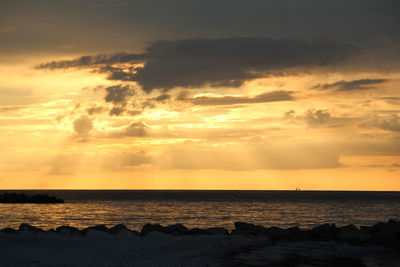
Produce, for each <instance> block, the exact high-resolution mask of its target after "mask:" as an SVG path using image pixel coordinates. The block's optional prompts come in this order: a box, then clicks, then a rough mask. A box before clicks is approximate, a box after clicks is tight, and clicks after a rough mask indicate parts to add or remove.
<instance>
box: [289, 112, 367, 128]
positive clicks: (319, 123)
mask: <svg viewBox="0 0 400 267" xmlns="http://www.w3.org/2000/svg"><path fill="white" fill-rule="evenodd" d="M283 119H285V120H288V121H291V122H295V123H296V122H301V123H306V124H307V127H308V128H319V127H343V126H345V125H348V124H349V123H356V122H360V120H361V118H358V117H333V116H332V115H331V113H330V112H329V111H328V110H323V109H318V110H313V109H309V110H307V111H306V112H305V113H303V114H302V115H296V112H295V111H294V110H290V111H287V112H285V113H284V115H283Z"/></svg>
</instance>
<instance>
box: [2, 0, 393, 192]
mask: <svg viewBox="0 0 400 267" xmlns="http://www.w3.org/2000/svg"><path fill="white" fill-rule="evenodd" d="M398 14H400V2H399V1H397V0H336V1H324V0H296V1H294V0H229V1H228V0H217V1H216V0H213V1H210V0H202V1H199V0H168V1H165V0H163V1H160V0H158V1H156V0H87V1H77V0H68V1H67V0H58V1H54V0H36V1H29V0H2V1H1V2H0V149H1V153H0V188H2V189H246V190H294V189H295V188H301V189H302V190H388V191H392V190H400V17H399V16H398Z"/></svg>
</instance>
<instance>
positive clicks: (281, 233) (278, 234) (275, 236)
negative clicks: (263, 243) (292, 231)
mask: <svg viewBox="0 0 400 267" xmlns="http://www.w3.org/2000/svg"><path fill="white" fill-rule="evenodd" d="M266 232H267V235H268V236H269V237H270V238H271V239H272V240H281V239H288V237H289V232H288V231H287V230H285V229H282V228H279V227H270V228H268V229H266Z"/></svg>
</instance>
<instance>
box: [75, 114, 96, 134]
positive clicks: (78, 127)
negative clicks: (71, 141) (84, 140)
mask: <svg viewBox="0 0 400 267" xmlns="http://www.w3.org/2000/svg"><path fill="white" fill-rule="evenodd" d="M92 129H93V123H92V120H91V119H90V118H89V117H88V116H81V117H79V118H77V119H76V120H74V130H75V132H76V133H77V134H79V135H82V136H86V135H88V134H89V132H90V131H91V130H92Z"/></svg>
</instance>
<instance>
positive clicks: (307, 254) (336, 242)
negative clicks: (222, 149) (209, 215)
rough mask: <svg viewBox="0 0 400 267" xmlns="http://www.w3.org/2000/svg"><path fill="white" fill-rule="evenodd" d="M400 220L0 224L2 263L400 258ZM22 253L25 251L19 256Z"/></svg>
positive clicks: (313, 262)
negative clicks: (287, 224)
mask: <svg viewBox="0 0 400 267" xmlns="http://www.w3.org/2000/svg"><path fill="white" fill-rule="evenodd" d="M399 250H400V222H399V221H395V220H389V221H387V222H380V223H377V224H374V225H371V226H361V227H356V226H354V225H348V226H344V227H337V226H336V225H335V224H322V225H319V226H317V227H314V228H311V229H300V228H298V227H291V228H287V229H283V228H279V227H264V226H261V225H255V224H251V223H245V222H236V223H234V229H233V230H231V231H229V230H228V229H225V228H221V227H211V228H191V229H190V228H187V227H185V226H184V225H182V224H173V225H168V226H162V225H160V224H149V223H148V224H145V225H144V226H143V227H142V228H141V229H140V230H139V231H136V230H132V229H129V228H127V227H126V226H125V225H123V224H118V225H115V226H113V227H107V226H105V225H96V226H92V227H87V228H83V229H78V228H76V227H72V226H60V227H57V228H55V229H50V230H44V229H41V228H38V227H35V226H32V225H29V224H26V223H23V224H21V225H20V226H19V228H18V229H13V228H4V229H2V230H0V251H2V253H3V255H5V256H6V257H0V266H57V267H58V266H60V267H61V266H63V267H66V266H71V267H72V266H73V267H75V266H104V267H110V266H119V267H121V266H127V267H128V266H149V267H150V266H151V267H154V266H163V267H165V266H167V267H175V266H180V267H182V266H190V267H193V266H199V267H203V266H207V267H210V266H215V267H219V266H253V267H254V266H291V267H292V266H352V267H355V266H360V267H361V266H362V267H365V266H371V267H372V266H400V253H399ZM21 254H22V255H24V257H21Z"/></svg>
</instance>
